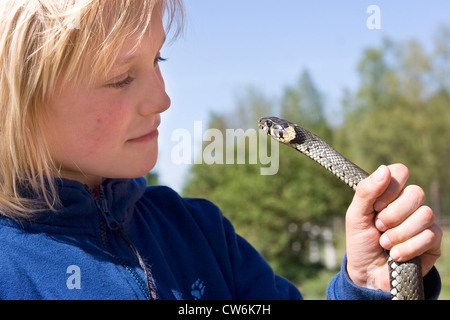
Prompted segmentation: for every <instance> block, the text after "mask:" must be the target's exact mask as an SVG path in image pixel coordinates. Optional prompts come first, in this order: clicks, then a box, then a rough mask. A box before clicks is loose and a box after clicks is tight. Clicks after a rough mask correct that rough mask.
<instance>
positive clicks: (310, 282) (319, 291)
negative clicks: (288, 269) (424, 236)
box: [299, 228, 450, 300]
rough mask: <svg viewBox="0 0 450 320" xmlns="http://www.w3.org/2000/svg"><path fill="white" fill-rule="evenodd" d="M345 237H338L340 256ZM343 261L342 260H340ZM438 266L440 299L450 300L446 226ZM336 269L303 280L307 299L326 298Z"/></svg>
mask: <svg viewBox="0 0 450 320" xmlns="http://www.w3.org/2000/svg"><path fill="white" fill-rule="evenodd" d="M344 243H345V240H344V237H343V236H342V237H338V241H337V248H338V254H339V257H341V259H342V255H343V254H344V253H343V252H344V249H343V248H344V245H345V244H344ZM340 262H341V261H340ZM340 262H339V263H340ZM436 267H437V269H438V271H439V274H440V275H441V281H442V290H441V294H440V296H439V300H450V228H444V236H443V238H442V256H441V258H440V259H439V260H438V262H437V263H436ZM335 274H336V272H335V271H321V272H320V273H319V275H318V276H317V277H314V278H310V279H307V280H306V281H305V280H303V281H302V283H301V285H299V288H300V290H301V292H302V294H303V296H304V298H305V299H307V300H311V299H313V300H322V299H326V296H325V290H326V287H327V285H328V283H329V282H330V280H331V278H332V277H333V276H334V275H335Z"/></svg>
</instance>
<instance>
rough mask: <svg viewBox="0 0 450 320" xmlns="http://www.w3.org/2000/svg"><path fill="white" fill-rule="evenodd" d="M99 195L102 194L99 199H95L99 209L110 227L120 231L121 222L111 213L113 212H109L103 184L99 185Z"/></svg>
mask: <svg viewBox="0 0 450 320" xmlns="http://www.w3.org/2000/svg"><path fill="white" fill-rule="evenodd" d="M99 195H100V197H99V199H96V200H95V203H96V204H97V208H98V210H99V211H100V213H101V214H102V216H103V218H105V221H106V224H107V225H108V228H109V229H111V230H113V231H119V230H120V224H119V223H118V222H117V220H116V219H115V218H114V216H113V215H111V213H110V212H109V209H108V201H107V200H106V198H105V192H104V191H103V186H99Z"/></svg>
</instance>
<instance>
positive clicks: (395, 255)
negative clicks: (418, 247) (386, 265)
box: [389, 248, 401, 261]
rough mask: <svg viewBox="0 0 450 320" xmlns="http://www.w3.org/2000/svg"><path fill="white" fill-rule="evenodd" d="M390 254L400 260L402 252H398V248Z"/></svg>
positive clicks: (394, 258)
mask: <svg viewBox="0 0 450 320" xmlns="http://www.w3.org/2000/svg"><path fill="white" fill-rule="evenodd" d="M389 255H390V256H391V258H392V259H393V260H395V261H399V260H400V258H401V256H400V252H398V250H397V249H396V248H394V249H392V250H391V251H389Z"/></svg>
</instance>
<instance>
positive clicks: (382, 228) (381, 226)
mask: <svg viewBox="0 0 450 320" xmlns="http://www.w3.org/2000/svg"><path fill="white" fill-rule="evenodd" d="M375 227H376V228H377V229H378V230H379V231H381V232H384V231H386V229H387V228H386V226H385V225H384V223H383V222H382V221H381V220H380V219H377V220H376V221H375Z"/></svg>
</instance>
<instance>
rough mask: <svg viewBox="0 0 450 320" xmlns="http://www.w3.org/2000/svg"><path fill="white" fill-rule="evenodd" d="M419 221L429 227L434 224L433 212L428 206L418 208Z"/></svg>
mask: <svg viewBox="0 0 450 320" xmlns="http://www.w3.org/2000/svg"><path fill="white" fill-rule="evenodd" d="M420 209H421V210H420V212H421V219H422V220H423V222H424V223H426V224H427V225H429V226H431V225H432V224H433V223H434V212H433V210H432V209H431V208H430V207H429V206H422V207H421V208H420Z"/></svg>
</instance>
